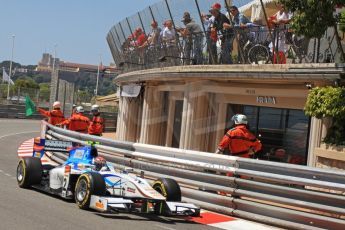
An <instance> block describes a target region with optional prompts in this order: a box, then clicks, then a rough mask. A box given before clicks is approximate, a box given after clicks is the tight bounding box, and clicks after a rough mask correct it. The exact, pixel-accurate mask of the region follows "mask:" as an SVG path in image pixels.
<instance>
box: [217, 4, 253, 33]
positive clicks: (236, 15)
mask: <svg viewBox="0 0 345 230" xmlns="http://www.w3.org/2000/svg"><path fill="white" fill-rule="evenodd" d="M229 11H230V15H229V13H226V16H227V18H229V19H230V17H231V20H230V21H232V23H233V26H232V25H231V24H225V25H224V27H225V28H228V29H230V28H232V27H235V28H236V27H241V28H245V27H247V26H250V25H251V24H252V22H251V21H250V20H249V19H248V18H247V17H246V16H244V14H242V13H240V12H239V11H238V8H237V6H230V9H229Z"/></svg>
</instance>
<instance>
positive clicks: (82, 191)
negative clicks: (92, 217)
mask: <svg viewBox="0 0 345 230" xmlns="http://www.w3.org/2000/svg"><path fill="white" fill-rule="evenodd" d="M105 193H106V186H105V182H104V179H103V177H102V175H101V174H99V173H94V172H88V173H84V174H82V175H80V176H79V178H78V181H77V183H76V186H75V193H74V195H75V202H76V203H77V205H78V207H79V208H81V209H88V208H89V206H90V200H91V195H96V196H104V195H105Z"/></svg>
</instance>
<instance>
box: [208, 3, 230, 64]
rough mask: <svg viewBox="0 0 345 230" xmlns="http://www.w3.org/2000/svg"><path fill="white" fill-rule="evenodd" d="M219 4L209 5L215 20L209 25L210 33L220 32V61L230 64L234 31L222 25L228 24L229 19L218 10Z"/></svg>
mask: <svg viewBox="0 0 345 230" xmlns="http://www.w3.org/2000/svg"><path fill="white" fill-rule="evenodd" d="M220 9H221V5H220V4H219V3H215V4H213V5H212V6H211V9H210V13H211V14H212V16H214V18H215V20H214V23H213V25H212V26H211V34H212V33H215V32H216V33H217V34H218V32H220V33H221V34H222V37H221V42H222V45H221V51H222V55H221V62H220V63H222V64H232V57H231V55H232V54H231V53H232V42H233V40H234V32H233V30H232V29H228V28H225V27H224V25H225V24H228V25H230V21H229V19H228V18H227V17H226V16H225V15H224V14H223V13H221V12H220Z"/></svg>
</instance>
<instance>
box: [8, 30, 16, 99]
mask: <svg viewBox="0 0 345 230" xmlns="http://www.w3.org/2000/svg"><path fill="white" fill-rule="evenodd" d="M15 37H16V36H15V35H12V54H11V61H10V73H9V76H8V82H7V83H8V84H7V100H9V99H10V84H11V75H12V63H13V51H14V39H15Z"/></svg>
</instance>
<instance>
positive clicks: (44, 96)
mask: <svg viewBox="0 0 345 230" xmlns="http://www.w3.org/2000/svg"><path fill="white" fill-rule="evenodd" d="M9 89H10V92H9V94H7V92H8V86H7V84H0V104H18V105H20V104H25V97H26V96H28V97H30V99H31V100H32V101H33V102H34V103H35V104H36V105H37V106H40V107H49V94H50V93H49V89H48V90H40V89H38V88H24V87H16V86H10V88H9ZM7 96H8V97H7Z"/></svg>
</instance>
